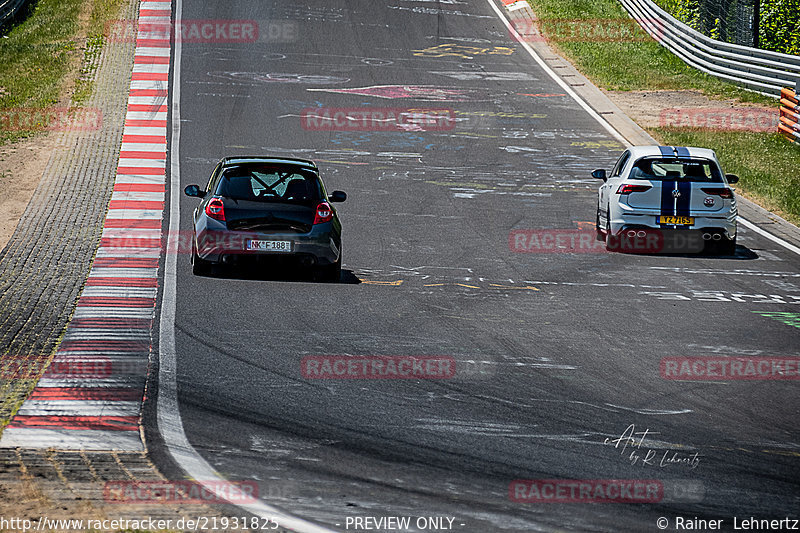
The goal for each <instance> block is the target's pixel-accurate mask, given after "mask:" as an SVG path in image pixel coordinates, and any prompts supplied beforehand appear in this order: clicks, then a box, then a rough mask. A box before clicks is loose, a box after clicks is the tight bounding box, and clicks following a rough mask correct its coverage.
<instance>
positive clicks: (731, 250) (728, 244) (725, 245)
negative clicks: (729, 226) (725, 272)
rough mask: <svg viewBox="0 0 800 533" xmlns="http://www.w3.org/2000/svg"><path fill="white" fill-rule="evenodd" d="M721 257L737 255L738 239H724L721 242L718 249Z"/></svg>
mask: <svg viewBox="0 0 800 533" xmlns="http://www.w3.org/2000/svg"><path fill="white" fill-rule="evenodd" d="M718 251H719V254H720V255H735V254H736V237H734V238H733V239H730V240H729V239H726V238H724V237H723V240H722V241H720V245H719V248H718Z"/></svg>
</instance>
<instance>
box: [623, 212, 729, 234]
mask: <svg viewBox="0 0 800 533" xmlns="http://www.w3.org/2000/svg"><path fill="white" fill-rule="evenodd" d="M620 207H623V206H620ZM614 215H615V213H612V219H611V224H610V225H611V233H612V234H615V235H616V234H618V233H619V232H621V231H623V230H628V229H630V228H649V229H661V230H665V231H666V230H670V232H674V231H691V232H697V233H699V234H700V235H701V238H702V236H703V235H704V234H709V235H712V236H713V235H715V234H719V235H721V236H722V237H724V238H726V239H728V240H733V239H735V238H736V211H735V210H731V211H728V212H718V213H713V214H712V215H709V214H695V215H690V216H692V217H693V218H694V224H692V225H687V226H671V225H662V224H659V223H658V216H659V215H658V214H657V213H653V212H652V211H641V210H635V209H632V208H630V207H629V206H624V208H623V209H621V210H620V212H618V213H616V215H617V216H614Z"/></svg>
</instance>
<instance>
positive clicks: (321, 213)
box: [314, 202, 333, 224]
mask: <svg viewBox="0 0 800 533" xmlns="http://www.w3.org/2000/svg"><path fill="white" fill-rule="evenodd" d="M331 219H333V209H331V206H330V205H328V202H320V203H319V205H318V206H317V210H316V211H315V212H314V224H322V223H323V222H330V221H331Z"/></svg>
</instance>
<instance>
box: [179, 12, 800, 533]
mask: <svg viewBox="0 0 800 533" xmlns="http://www.w3.org/2000/svg"><path fill="white" fill-rule="evenodd" d="M181 16H182V18H183V19H184V20H186V19H202V20H207V19H226V20H230V19H233V20H255V21H259V24H260V36H259V39H258V40H256V41H255V42H229V43H220V42H216V43H209V42H190V41H187V42H184V43H182V60H181V65H180V80H181V82H180V93H181V99H180V135H181V136H180V139H181V141H180V160H179V164H180V182H181V187H184V186H186V185H188V184H190V183H199V184H201V185H204V184H205V183H206V181H207V179H208V176H209V175H210V173H211V171H212V169H213V167H214V164H215V163H216V162H217V161H218V160H219V159H220V158H221V157H223V156H227V155H236V154H247V155H281V156H293V157H302V158H309V159H313V160H315V161H317V162H318V164H319V166H320V169H321V174H322V177H323V179H324V181H325V183H326V186H327V188H328V190H329V191H330V190H334V189H341V190H344V191H346V192H347V193H348V195H349V199H348V200H347V202H345V203H343V204H337V208H338V210H339V214H340V217H341V218H342V221H343V225H344V234H343V239H344V243H343V253H344V272H343V276H342V281H341V282H340V283H334V284H328V283H317V282H315V281H314V279H313V278H311V277H308V276H306V275H305V274H304V273H302V272H298V271H295V270H291V269H290V270H288V271H285V270H278V271H270V272H266V273H264V272H255V271H253V270H248V269H243V270H230V269H223V270H219V271H217V272H216V273H215V274H214V275H212V276H210V277H196V276H193V275H192V274H191V267H190V264H189V257H188V255H185V256H181V257H179V258H178V272H177V316H176V319H175V328H176V342H177V381H178V393H179V395H178V399H179V403H180V414H181V417H182V419H183V425H184V428H185V431H186V434H187V436H188V439H189V441H190V442H191V444H192V445H193V446H194V448H195V449H196V450H197V451H198V452H199V453H200V454H201V455H202V456H203V457H204V458H205V459H206V460H207V461H208V462H209V463H210V464H211V465H212V466H214V467H215V468H216V469H217V470H218V472H220V473H221V474H222V475H223V476H225V477H226V478H227V479H229V480H255V481H257V482H258V483H259V488H260V494H261V497H262V499H263V500H265V501H266V502H269V503H270V504H273V505H275V506H276V507H279V508H281V509H284V510H285V511H287V512H289V513H291V514H294V515H296V516H300V517H303V518H306V519H308V520H311V521H314V522H317V523H319V524H322V525H325V526H328V527H330V528H331V529H334V530H341V531H344V530H350V531H355V530H362V531H364V530H366V529H357V528H354V526H352V525H350V526H349V527H348V522H347V519H348V517H349V518H351V523H352V519H353V518H355V517H389V516H394V517H402V516H407V517H412V525H413V524H415V523H416V522H415V521H416V519H417V518H418V517H449V518H452V519H454V520H453V522H452V529H453V530H458V531H464V532H488V531H502V532H516V531H554V530H576V531H658V529H657V528H656V520H657V519H658V518H659V517H662V516H663V517H668V518H669V520H670V521H673V520H674V517H675V516H685V517H688V518H693V517H698V518H705V519H724V521H725V522H724V524H725V525H724V526H723V529H728V528H732V525H733V518H734V517H738V519H739V520H741V519H743V518H749V517H751V516H755V517H762V518H774V519H780V518H784V517H786V516H789V517H791V516H792V513H794V514H796V512H797V509H798V508H800V505H799V504H800V463H799V462H798V461H800V430H798V427H797V415H798V392H797V387H798V384H797V381H792V380H757V381H752V380H732V381H726V380H716V381H715V380H696V381H686V380H673V379H664V377H662V374H661V370H660V369H661V361H662V359H663V358H666V357H701V356H725V357H736V356H758V357H784V356H798V355H799V354H798V338H800V330H798V329H797V325H796V324H797V321H796V317H797V313H798V312H800V305H798V304H800V261H798V256H797V255H795V254H794V253H793V252H791V251H789V250H786V249H784V248H782V247H781V246H779V245H778V244H776V243H774V242H772V241H770V240H767V239H765V238H763V237H761V236H759V235H757V234H755V233H753V232H752V231H748V230H747V228H743V227H742V226H741V225H740V226H739V228H740V236H739V247H738V249H737V252H736V255H735V257H733V256H730V257H718V256H712V255H701V256H681V255H637V254H619V253H613V254H610V253H600V252H599V251H597V252H594V253H524V252H520V251H519V250H515V249H514V242H515V241H514V239H511V240H510V239H509V235H510V234H511V232H512V231H514V230H553V232H554V234H557V233H559V232H562V233H563V232H568V233H569V232H577V231H578V230H586V231H587V232H591V231H592V230H593V224H594V221H595V198H596V188H597V185H598V182H597V181H596V180H593V179H592V178H591V176H590V172H591V171H592V170H593V169H595V168H601V167H604V168H610V167H611V165H612V164H613V162H614V161H615V160H616V157H617V156H618V155H619V153H620V152H621V150H622V148H623V146H622V145H621V144H620V143H619V142H618V141H617V140H616V139H615V138H614V137H613V136H611V135H610V134H609V133H608V132H607V131H606V130H605V129H604V128H603V127H602V126H601V125H600V124H599V123H598V122H597V121H595V120H594V119H592V118H591V117H590V116H589V115H588V114H587V113H586V112H584V111H583V110H581V108H580V107H579V106H578V105H577V104H576V103H575V101H574V100H572V99H571V98H570V97H569V96H567V95H565V94H564V91H563V90H562V89H561V88H560V87H559V86H558V85H557V84H556V83H555V82H554V81H553V80H552V79H551V78H550V77H549V76H548V75H547V74H546V73H545V72H544V71H543V70H542V69H540V68H539V67H538V66H537V65H536V63H535V62H534V61H533V60H532V59H531V57H530V56H529V55H528V54H527V52H525V51H524V50H523V49H522V47H521V46H520V45H519V44H518V43H515V42H514V41H513V40H512V39H511V38H510V36H509V34H508V31H507V30H506V28H505V26H504V25H503V24H502V22H501V20H500V19H499V18H498V17H497V16H496V15H495V13H494V12H493V11H492V9H491V7H490V6H489V4H488V3H487V2H486V1H485V0H463V1H441V2H434V1H426V0H347V1H345V0H298V1H296V2H288V1H277V0H238V1H236V2H200V1H197V0H184V2H183V11H182V14H181ZM409 107H410V108H424V109H437V110H445V112H447V113H452V116H453V117H455V119H456V120H455V125H454V127H452V128H450V129H447V128H440V129H438V130H436V129H429V130H425V129H424V128H423V131H415V130H414V128H409V130H408V131H403V130H391V129H385V130H383V131H379V130H380V128H373V129H372V131H342V130H340V131H318V130H315V129H314V128H313V127H309V124H308V123H307V122H304V121H303V116H304V110H306V116H307V112H308V109H315V108H316V109H320V108H351V109H362V110H363V109H371V108H409ZM172 194H175V191H172ZM195 205H196V201H195V200H194V199H191V198H187V197H185V196H181V200H180V229H181V231H182V232H187V231H189V230H190V227H191V225H190V218H191V212H192V210H193V209H194V206H195ZM524 246H527V245H524ZM780 313H786V314H780ZM793 317H794V318H793ZM792 320H795V325H794V326H793V325H792ZM321 355H332V356H347V355H349V356H412V355H413V356H449V357H452V358H453V359H454V360H455V362H456V373H455V375H454V376H453V377H451V378H449V379H372V380H358V379H356V380H354V379H306V378H305V377H304V376H303V374H302V372H301V360H302V359H303V357H306V356H321ZM631 425H633V428H631ZM626 432H627V433H626ZM631 432H633V433H634V435H633V436H634V437H635V438H634V439H627V438H625V437H626V436H631ZM645 432H646V433H645ZM620 437H623V438H620ZM650 450H652V454H651V455H650V456H648V451H650ZM632 452H635V455H634V456H632V455H631V453H632ZM636 454H638V455H636ZM653 456H654V457H656V460H648V461H644V459H645V458H646V457H653ZM665 458H669V459H674V461H671V460H666V461H665ZM519 479H521V480H547V479H563V480H579V479H588V480H598V479H622V480H658V481H659V482H660V483H661V484H662V485H663V489H664V494H663V497H661V498H659V500H660V501H656V502H652V503H594V504H591V503H541V502H538V503H537V502H517V501H514V500H513V498H510V494H509V487H510V484H511V483H512V481H514V480H519ZM445 523H447V521H445ZM414 527H416V526H413V527H411V529H409V531H422V530H425V531H430V530H436V529H430V528H429V529H414ZM384 530H387V531H388V529H384ZM438 530H442V529H438Z"/></svg>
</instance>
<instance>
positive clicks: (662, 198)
mask: <svg viewBox="0 0 800 533" xmlns="http://www.w3.org/2000/svg"><path fill="white" fill-rule="evenodd" d="M592 176H593V177H595V178H597V179H602V180H603V185H602V186H600V191H599V194H598V201H597V233H598V238H599V239H605V241H606V247H607V248H609V249H619V248H618V247H615V246H613V242H614V241H615V239H620V238H627V239H629V238H634V237H637V236H638V237H644V236H645V235H651V234H652V233H653V232H654V231H655V232H657V233H659V234H665V235H666V234H669V235H671V236H672V237H670V238H671V239H672V241H671V242H673V243H674V242H682V243H684V244H685V246H678V247H673V248H672V251H688V252H700V251H703V250H706V251H709V250H711V251H717V252H720V253H724V254H733V253H734V250H735V249H736V196H735V195H734V192H733V189H732V188H731V187H730V185H731V184H734V183H736V182H737V181H739V178H738V177H737V176H735V175H733V174H725V173H724V172H723V171H722V167H721V166H720V164H719V161H718V160H717V156H716V154H715V153H714V151H713V150H709V149H707V148H694V147H684V146H633V147H631V148H628V149H627V150H625V151H624V152H623V153H622V155H621V156H620V158H619V159H618V160H617V163H616V164H615V165H614V168H613V169H612V170H611V173H610V175H609V174H608V173H607V172H606V171H605V170H604V169H600V170H595V171H594V172H592ZM676 234H680V238H681V240H680V241H675V240H674V239H675V238H674V236H675V235H676ZM692 242H694V243H695V245H692V244H691V243H692ZM698 245H699V246H698Z"/></svg>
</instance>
